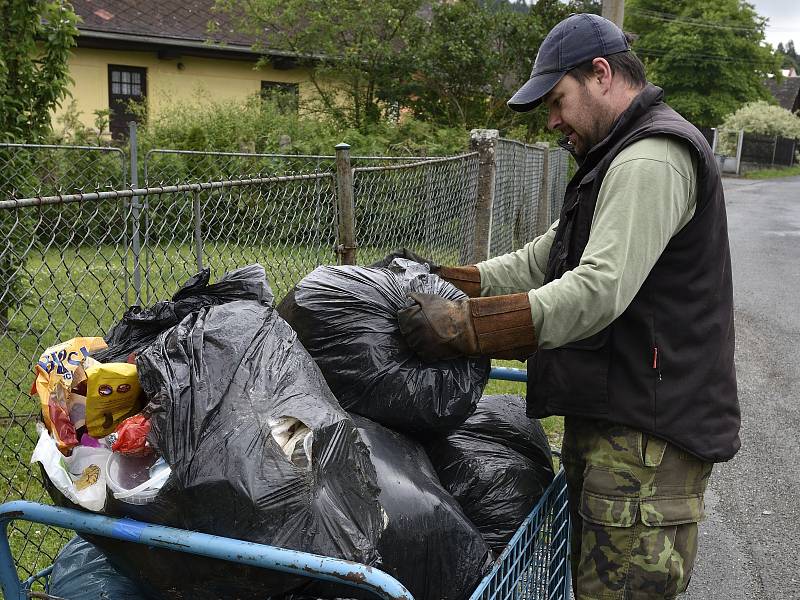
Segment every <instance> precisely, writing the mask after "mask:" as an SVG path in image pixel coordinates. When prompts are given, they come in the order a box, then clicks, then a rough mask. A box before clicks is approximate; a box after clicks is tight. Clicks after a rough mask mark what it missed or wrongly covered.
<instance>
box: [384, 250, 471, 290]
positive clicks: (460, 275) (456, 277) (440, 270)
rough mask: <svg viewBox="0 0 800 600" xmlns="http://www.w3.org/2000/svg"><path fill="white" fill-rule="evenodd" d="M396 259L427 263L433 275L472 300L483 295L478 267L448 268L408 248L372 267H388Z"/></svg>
mask: <svg viewBox="0 0 800 600" xmlns="http://www.w3.org/2000/svg"><path fill="white" fill-rule="evenodd" d="M395 258H407V259H408V260H413V261H414V262H418V263H420V264H424V263H427V264H428V267H429V268H430V271H431V273H434V274H436V275H438V276H439V277H441V278H442V279H444V280H445V281H448V282H450V283H452V284H453V285H454V286H456V287H457V288H458V289H460V290H461V291H462V292H464V293H465V294H466V295H467V296H469V297H470V298H477V297H478V296H480V295H481V274H480V271H478V267H476V266H475V265H468V266H465V267H446V266H443V265H439V264H437V263H435V262H433V261H432V260H430V259H427V258H422V257H421V256H420V255H419V254H416V253H415V252H413V251H411V250H409V249H408V248H395V249H394V250H392V251H391V252H390V253H389V254H387V255H386V256H384V257H383V258H382V259H380V260H378V261H375V262H374V263H372V264H371V265H369V266H370V267H388V266H389V264H390V263H391V262H392V261H393V260H394V259H395Z"/></svg>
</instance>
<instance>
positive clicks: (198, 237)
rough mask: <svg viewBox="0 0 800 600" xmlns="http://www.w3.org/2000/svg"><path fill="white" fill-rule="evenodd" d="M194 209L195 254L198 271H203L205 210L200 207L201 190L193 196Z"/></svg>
mask: <svg viewBox="0 0 800 600" xmlns="http://www.w3.org/2000/svg"><path fill="white" fill-rule="evenodd" d="M192 207H193V208H194V254H195V258H196V259H197V270H198V271H202V270H203V210H202V207H201V206H200V190H195V191H194V193H193V194H192Z"/></svg>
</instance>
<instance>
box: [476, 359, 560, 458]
mask: <svg viewBox="0 0 800 600" xmlns="http://www.w3.org/2000/svg"><path fill="white" fill-rule="evenodd" d="M492 365H493V366H495V367H511V368H512V369H524V368H525V363H521V362H519V361H516V360H493V361H492ZM484 394H486V395H489V394H517V395H519V396H525V384H524V383H520V382H517V381H500V380H498V379H490V380H489V384H488V385H487V386H486V389H485V390H484ZM540 422H541V423H542V427H543V428H544V432H545V433H546V434H547V438H548V439H549V440H550V446H551V447H552V448H557V449H558V448H561V440H562V439H563V438H564V417H547V418H546V419H540Z"/></svg>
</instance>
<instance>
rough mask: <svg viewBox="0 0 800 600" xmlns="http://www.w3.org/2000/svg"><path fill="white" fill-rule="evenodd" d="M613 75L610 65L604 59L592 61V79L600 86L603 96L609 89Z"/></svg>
mask: <svg viewBox="0 0 800 600" xmlns="http://www.w3.org/2000/svg"><path fill="white" fill-rule="evenodd" d="M613 75H614V73H613V72H612V71H611V65H609V64H608V61H607V60H606V59H605V58H595V59H594V60H593V61H592V79H593V80H594V81H595V82H596V83H597V85H599V86H600V91H601V92H602V93H604V94H605V93H607V92H608V90H609V89H610V87H611V79H612V78H613Z"/></svg>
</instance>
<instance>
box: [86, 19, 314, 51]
mask: <svg viewBox="0 0 800 600" xmlns="http://www.w3.org/2000/svg"><path fill="white" fill-rule="evenodd" d="M79 31H80V34H79V35H78V38H77V42H78V46H81V45H86V44H82V43H81V41H82V40H83V41H86V40H94V41H97V42H103V41H108V42H111V43H124V44H128V45H134V46H142V47H147V49H153V48H158V47H169V48H175V49H186V50H194V51H202V53H203V54H206V53H209V52H213V53H219V54H220V55H227V56H230V57H231V58H252V59H258V58H261V57H264V56H275V57H281V58H293V59H298V58H301V56H300V55H299V54H297V53H295V52H287V51H284V50H273V49H265V50H264V51H260V52H257V51H255V50H253V48H252V47H251V46H246V45H241V44H227V43H215V42H208V41H203V40H188V39H181V38H170V37H161V36H155V35H139V34H131V33H119V32H113V31H98V30H92V29H84V28H82V27H81V28H79ZM91 45H92V46H94V47H97V44H91ZM143 49H145V48H143Z"/></svg>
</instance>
